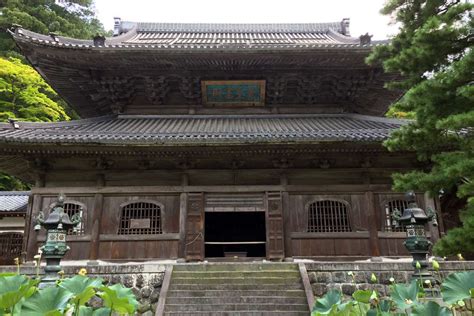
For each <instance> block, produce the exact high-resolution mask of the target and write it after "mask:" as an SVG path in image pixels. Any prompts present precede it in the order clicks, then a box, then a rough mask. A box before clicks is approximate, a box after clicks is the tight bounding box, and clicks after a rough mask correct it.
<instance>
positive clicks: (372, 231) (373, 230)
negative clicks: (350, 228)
mask: <svg viewBox="0 0 474 316" xmlns="http://www.w3.org/2000/svg"><path fill="white" fill-rule="evenodd" d="M365 199H366V205H367V209H366V212H367V215H368V216H367V217H368V220H369V223H372V224H371V225H369V236H370V237H369V240H370V254H371V255H372V256H374V257H378V256H380V245H379V238H378V231H377V223H379V216H378V215H377V211H376V209H375V204H374V193H373V192H370V191H369V192H366V193H365Z"/></svg>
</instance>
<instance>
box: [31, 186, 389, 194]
mask: <svg viewBox="0 0 474 316" xmlns="http://www.w3.org/2000/svg"><path fill="white" fill-rule="evenodd" d="M266 191H288V192H290V193H304V192H312V193H314V194H318V193H332V194H333V193H339V192H344V193H365V192H367V191H372V192H374V193H376V192H390V191H391V186H390V185H388V184H371V185H367V184H353V185H349V184H347V185H346V184H333V185H331V184H321V185H195V186H193V185H190V186H185V187H183V186H109V187H90V186H87V187H47V188H33V189H32V193H33V194H52V195H57V193H58V192H62V193H64V194H95V193H101V194H124V195H130V194H140V193H145V194H157V192H158V194H166V193H181V192H187V193H189V192H220V193H225V192H232V193H242V192H266Z"/></svg>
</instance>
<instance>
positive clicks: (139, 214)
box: [118, 202, 162, 235]
mask: <svg viewBox="0 0 474 316" xmlns="http://www.w3.org/2000/svg"><path fill="white" fill-rule="evenodd" d="M161 233H162V231H161V207H160V205H158V204H156V203H152V202H134V203H130V204H127V205H125V206H123V207H122V212H121V216H120V227H119V231H118V234H119V235H142V234H143V235H153V234H161Z"/></svg>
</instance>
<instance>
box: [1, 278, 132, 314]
mask: <svg viewBox="0 0 474 316" xmlns="http://www.w3.org/2000/svg"><path fill="white" fill-rule="evenodd" d="M38 282H39V280H31V279H30V278H28V277H26V276H23V275H16V274H0V315H6V314H8V315H12V316H16V315H18V316H19V315H22V316H23V315H26V316H40V315H41V316H42V315H47V316H57V315H58V316H60V315H73V316H105V315H107V316H110V315H112V314H114V315H133V314H134V313H135V311H136V310H137V307H138V302H137V300H136V298H135V295H134V294H133V292H132V290H131V289H128V288H126V287H124V286H123V285H121V284H116V285H112V286H105V285H104V284H103V282H104V281H103V280H102V279H100V278H95V279H93V278H88V277H86V276H82V275H77V276H74V277H72V278H69V279H63V280H61V281H59V282H58V284H56V286H52V287H47V288H43V289H39V288H38V287H37V284H38ZM93 297H101V298H102V299H103V302H104V306H103V307H99V308H96V307H92V306H89V301H90V300H91V299H92V298H93Z"/></svg>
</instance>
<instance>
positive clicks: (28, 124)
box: [0, 114, 117, 130]
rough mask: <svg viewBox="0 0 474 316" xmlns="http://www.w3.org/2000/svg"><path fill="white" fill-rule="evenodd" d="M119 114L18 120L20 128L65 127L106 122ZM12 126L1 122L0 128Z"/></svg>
mask: <svg viewBox="0 0 474 316" xmlns="http://www.w3.org/2000/svg"><path fill="white" fill-rule="evenodd" d="M116 117H117V115H115V114H112V115H104V116H97V117H91V118H85V119H79V120H71V121H59V122H28V121H16V123H17V124H18V125H19V128H18V129H20V130H21V129H23V128H45V127H65V126H76V125H81V124H87V123H97V122H104V121H108V120H111V119H114V118H116ZM9 126H10V127H11V126H12V125H11V124H10V123H0V128H6V127H9ZM12 128H13V127H12Z"/></svg>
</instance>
